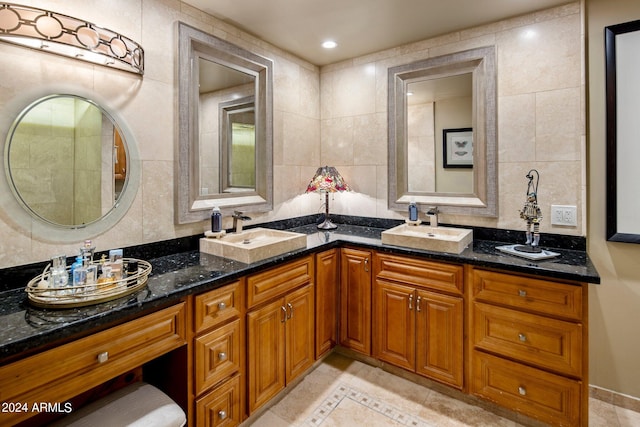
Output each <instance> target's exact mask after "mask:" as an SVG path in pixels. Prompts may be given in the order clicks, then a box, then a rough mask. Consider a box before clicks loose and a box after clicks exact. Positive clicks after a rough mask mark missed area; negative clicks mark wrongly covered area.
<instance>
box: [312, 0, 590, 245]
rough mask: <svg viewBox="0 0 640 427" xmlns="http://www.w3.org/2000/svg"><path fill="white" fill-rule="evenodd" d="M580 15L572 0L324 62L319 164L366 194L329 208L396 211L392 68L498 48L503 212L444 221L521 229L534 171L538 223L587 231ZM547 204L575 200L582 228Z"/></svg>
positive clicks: (377, 213)
mask: <svg viewBox="0 0 640 427" xmlns="http://www.w3.org/2000/svg"><path fill="white" fill-rule="evenodd" d="M581 22H582V21H581V12H580V5H579V3H578V2H576V3H572V4H569V5H566V6H562V7H558V8H554V9H550V10H547V11H543V12H540V13H535V14H530V15H527V16H522V17H519V18H515V19H510V20H506V21H501V22H498V23H494V24H491V25H486V26H482V27H478V28H473V29H469V30H465V31H460V32H456V33H452V34H448V35H445V36H442V37H437V38H434V39H430V40H426V41H422V42H418V43H414V44H410V45H406V46H401V47H398V48H395V49H390V50H387V51H384V52H379V53H376V54H373V55H368V56H365V57H361V58H355V59H352V60H348V61H344V62H341V63H338V64H333V65H330V66H326V67H323V68H322V69H321V74H320V81H321V96H320V101H321V112H322V116H321V122H322V124H321V126H322V133H321V146H322V148H321V149H322V152H321V154H322V157H321V161H322V163H327V164H333V165H335V166H336V167H338V169H339V170H340V172H341V173H342V174H343V175H344V176H345V179H347V180H348V182H350V183H351V184H352V185H353V187H355V189H356V191H358V192H360V193H365V194H366V195H367V196H368V197H366V198H362V197H361V196H359V195H355V194H349V195H339V196H336V201H335V203H334V204H333V206H334V209H333V210H334V211H335V212H338V213H349V212H353V211H360V212H361V214H364V215H370V216H378V217H399V216H398V214H397V213H393V212H389V211H388V210H387V207H386V197H387V185H386V174H387V171H386V148H387V147H386V144H387V138H386V135H387V134H386V132H387V125H386V120H387V115H386V111H387V68H388V67H391V66H396V65H401V64H405V63H409V62H412V61H415V60H418V59H423V58H428V57H433V56H438V55H443V54H447V53H451V52H455V51H459V50H464V49H470V48H475V47H480V46H486V45H495V46H496V49H497V54H498V56H497V58H498V65H497V69H498V85H497V86H498V147H499V159H498V160H499V167H498V170H499V203H500V206H499V212H500V213H499V217H498V218H497V219H486V218H469V217H461V216H453V215H450V216H445V215H443V218H442V219H443V220H444V221H445V222H451V223H458V224H466V225H484V226H496V227H500V228H509V229H523V227H524V223H523V222H522V220H521V219H520V218H519V215H518V210H519V209H520V208H521V207H522V204H523V203H524V202H525V192H526V189H527V179H526V178H525V175H526V174H527V172H528V171H529V170H530V169H532V168H535V169H537V170H538V171H539V172H540V176H541V179H540V186H539V189H538V193H539V196H538V201H539V203H540V205H541V208H542V210H543V216H544V218H543V221H542V226H541V230H542V231H543V232H553V233H560V234H573V235H584V227H585V226H584V224H585V221H584V219H583V215H582V214H581V212H582V205H583V203H584V192H585V182H584V177H583V176H584V168H585V164H584V160H583V158H582V156H583V152H584V136H585V125H584V100H583V94H584V81H583V71H582V70H583V58H582V45H583V36H582V24H581ZM371 129H375V130H376V132H375V133H373V132H371ZM370 198H372V199H375V203H373V202H372V200H370ZM551 204H561V205H576V206H578V226H577V227H557V226H551V225H550V220H549V218H550V205H551ZM372 209H375V210H372ZM402 214H404V213H402Z"/></svg>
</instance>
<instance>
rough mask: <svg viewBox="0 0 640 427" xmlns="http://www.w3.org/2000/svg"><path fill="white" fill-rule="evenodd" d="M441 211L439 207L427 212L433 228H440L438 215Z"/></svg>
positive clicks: (433, 207)
mask: <svg viewBox="0 0 640 427" xmlns="http://www.w3.org/2000/svg"><path fill="white" fill-rule="evenodd" d="M439 213H440V211H439V210H438V207H437V206H432V207H430V208H429V209H428V210H427V218H429V225H430V226H432V227H437V226H438V214H439Z"/></svg>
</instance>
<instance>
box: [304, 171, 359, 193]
mask: <svg viewBox="0 0 640 427" xmlns="http://www.w3.org/2000/svg"><path fill="white" fill-rule="evenodd" d="M338 191H351V188H349V184H347V183H346V181H345V180H344V178H342V175H340V172H338V170H337V169H336V168H334V167H333V166H322V167H319V168H318V170H317V171H316V174H315V175H314V176H313V178H312V179H311V182H310V183H309V185H307V191H306V192H307V193H336V192H338Z"/></svg>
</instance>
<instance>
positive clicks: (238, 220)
mask: <svg viewBox="0 0 640 427" xmlns="http://www.w3.org/2000/svg"><path fill="white" fill-rule="evenodd" d="M232 217H233V228H234V229H235V230H236V233H240V232H242V221H249V220H251V218H250V217H248V216H246V215H245V214H243V213H242V212H240V211H233V215H232Z"/></svg>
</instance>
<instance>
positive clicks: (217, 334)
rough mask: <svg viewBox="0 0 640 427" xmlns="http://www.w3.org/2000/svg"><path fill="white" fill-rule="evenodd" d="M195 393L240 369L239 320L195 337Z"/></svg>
mask: <svg viewBox="0 0 640 427" xmlns="http://www.w3.org/2000/svg"><path fill="white" fill-rule="evenodd" d="M194 353H195V358H196V363H195V369H196V372H195V387H196V395H198V394H200V393H202V392H203V391H205V390H206V389H207V388H209V387H212V386H214V385H216V384H217V383H219V382H220V381H222V380H224V379H225V378H226V377H229V376H231V375H233V374H235V373H236V372H238V371H239V370H240V320H239V319H238V320H235V321H233V322H231V323H229V324H228V325H225V326H222V327H220V328H218V329H215V330H213V331H211V332H208V333H206V334H204V335H202V336H199V337H197V338H196V339H195V350H194Z"/></svg>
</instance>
